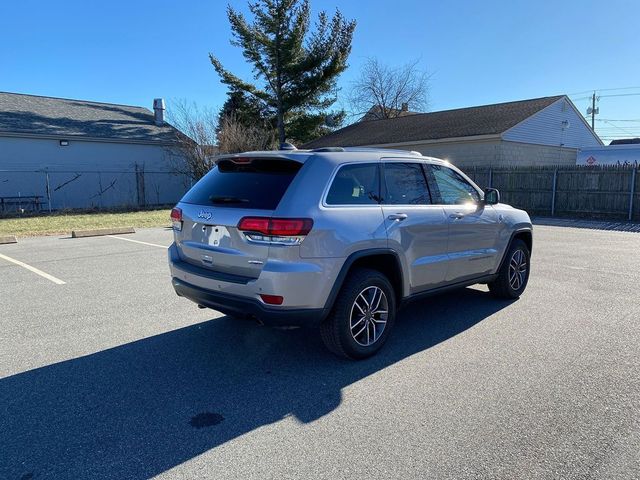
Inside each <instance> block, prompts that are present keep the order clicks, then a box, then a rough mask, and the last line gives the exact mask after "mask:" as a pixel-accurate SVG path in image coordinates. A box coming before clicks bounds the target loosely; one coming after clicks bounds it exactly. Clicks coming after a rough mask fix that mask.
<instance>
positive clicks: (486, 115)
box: [304, 95, 564, 148]
mask: <svg viewBox="0 0 640 480" xmlns="http://www.w3.org/2000/svg"><path fill="white" fill-rule="evenodd" d="M563 97H564V95H558V96H554V97H543V98H535V99H532V100H521V101H517V102H508V103H497V104H494V105H483V106H480V107H469V108H459V109H455V110H443V111H441V112H430V113H420V114H416V115H407V116H404V117H398V118H388V119H384V120H371V121H368V122H357V123H354V124H352V125H349V126H347V127H344V128H341V129H340V130H336V131H335V132H332V133H330V134H329V135H326V136H324V137H321V138H318V139H316V140H312V141H311V142H309V143H307V144H305V145H304V148H320V147H356V146H362V145H381V144H386V143H400V142H414V141H415V142H419V141H422V140H438V139H443V138H457V137H470V136H476V135H491V134H501V133H503V132H505V131H506V130H508V129H509V128H511V127H513V126H514V125H517V124H518V123H520V122H521V121H523V120H525V119H527V118H529V117H530V116H531V115H533V114H535V113H536V112H539V111H540V110H542V109H543V108H545V107H548V106H549V105H551V104H552V103H554V102H556V101H558V100H560V99H561V98H563Z"/></svg>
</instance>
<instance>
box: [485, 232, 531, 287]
mask: <svg viewBox="0 0 640 480" xmlns="http://www.w3.org/2000/svg"><path fill="white" fill-rule="evenodd" d="M530 266H531V265H530V253H529V249H528V248H527V244H526V243H524V242H523V241H522V240H520V239H515V240H514V241H513V242H511V246H510V247H509V251H508V252H507V256H506V257H505V261H504V264H503V265H502V267H501V268H500V271H499V272H498V278H496V280H494V281H493V282H491V283H489V290H490V291H491V293H492V294H493V295H494V296H495V297H497V298H518V297H519V296H520V295H522V292H524V289H525V288H527V283H528V282H529V270H530Z"/></svg>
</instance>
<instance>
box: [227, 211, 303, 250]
mask: <svg viewBox="0 0 640 480" xmlns="http://www.w3.org/2000/svg"><path fill="white" fill-rule="evenodd" d="M312 227H313V220H311V219H310V218H269V217H243V218H242V219H241V220H240V222H239V223H238V230H240V231H242V232H244V234H245V235H246V236H247V238H248V239H249V240H251V241H254V242H263V243H283V244H287V245H294V244H298V243H300V242H302V240H303V238H304V237H305V236H306V235H307V234H308V233H309V232H310V231H311V228H312Z"/></svg>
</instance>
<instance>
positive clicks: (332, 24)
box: [209, 0, 356, 143]
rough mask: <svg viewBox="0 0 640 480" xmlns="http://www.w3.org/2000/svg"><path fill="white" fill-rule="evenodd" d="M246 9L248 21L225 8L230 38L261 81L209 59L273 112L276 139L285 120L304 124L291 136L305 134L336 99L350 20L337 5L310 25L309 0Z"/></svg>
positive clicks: (266, 0) (272, 1) (264, 1)
mask: <svg viewBox="0 0 640 480" xmlns="http://www.w3.org/2000/svg"><path fill="white" fill-rule="evenodd" d="M249 10H250V11H251V13H252V14H253V17H254V19H253V23H248V22H247V20H246V19H245V17H244V16H243V15H242V14H241V13H239V12H238V11H236V10H234V9H233V8H232V7H231V6H229V7H228V8H227V16H228V17H229V22H230V23H231V29H232V31H233V37H234V38H233V40H232V42H231V43H232V45H235V46H238V47H240V48H242V53H243V56H244V57H245V59H246V60H247V61H248V62H250V63H251V64H253V67H254V78H255V80H260V81H261V85H255V84H253V83H250V82H246V81H244V80H242V79H240V78H239V77H237V76H236V75H234V74H233V73H231V72H229V71H228V70H226V69H225V68H224V67H223V65H222V63H221V62H220V60H218V58H217V57H215V56H214V55H212V54H210V55H209V57H210V59H211V63H212V64H213V66H214V68H215V69H216V72H218V75H220V77H221V80H222V82H223V83H225V84H227V85H228V86H229V87H230V89H231V90H232V91H242V92H246V93H248V94H250V95H252V96H253V97H254V98H257V99H260V100H261V101H262V102H263V103H264V105H265V106H266V107H267V108H268V109H270V110H272V111H273V112H274V113H275V117H276V128H277V131H278V140H279V142H280V143H283V142H285V141H286V139H287V134H286V128H287V124H292V123H294V122H295V124H296V125H298V126H300V125H302V126H303V127H304V131H301V132H300V131H298V133H297V134H296V136H297V137H298V138H303V137H308V136H309V132H314V131H318V130H321V127H322V125H324V124H325V120H326V118H327V117H329V116H330V115H329V113H327V112H326V110H327V109H328V108H329V107H331V105H333V104H334V103H335V101H336V94H335V92H336V80H337V77H338V76H339V75H340V74H341V73H342V72H343V71H344V70H345V69H346V68H347V58H348V56H349V53H350V52H351V40H352V38H353V31H354V29H355V26H356V23H355V21H348V20H346V19H345V18H344V17H343V16H342V14H341V13H340V11H338V10H336V13H335V15H334V16H333V17H331V18H330V17H329V16H328V15H327V14H326V13H325V12H320V14H319V15H318V19H317V22H316V28H315V30H314V31H310V15H311V7H310V4H309V0H302V1H300V0H258V1H256V2H255V3H250V4H249ZM333 118H339V114H337V115H335V114H334V115H333ZM298 130H299V129H298Z"/></svg>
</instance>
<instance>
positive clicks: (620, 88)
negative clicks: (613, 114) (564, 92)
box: [568, 87, 640, 98]
mask: <svg viewBox="0 0 640 480" xmlns="http://www.w3.org/2000/svg"><path fill="white" fill-rule="evenodd" d="M616 90H640V87H618V88H594V89H591V90H585V91H584V92H576V93H569V94H568V96H570V97H571V96H573V95H581V94H583V93H591V92H593V91H596V92H614V91H616ZM586 98H591V95H589V96H588V97H586Z"/></svg>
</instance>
